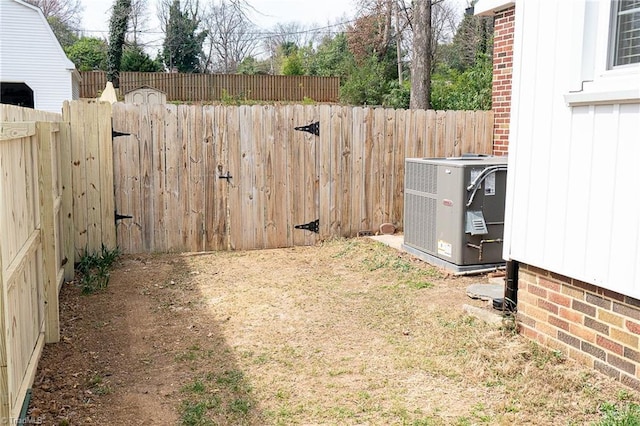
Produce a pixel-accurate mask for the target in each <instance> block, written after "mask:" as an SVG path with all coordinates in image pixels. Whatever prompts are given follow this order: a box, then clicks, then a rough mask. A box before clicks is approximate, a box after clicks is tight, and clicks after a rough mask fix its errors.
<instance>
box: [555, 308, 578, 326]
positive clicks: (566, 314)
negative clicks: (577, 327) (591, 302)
mask: <svg viewBox="0 0 640 426" xmlns="http://www.w3.org/2000/svg"><path fill="white" fill-rule="evenodd" d="M558 314H559V315H560V318H564V319H566V320H568V321H570V322H572V323H575V324H582V321H583V319H584V315H582V314H581V313H579V312H576V311H574V310H573V309H565V308H560V311H559V312H558Z"/></svg>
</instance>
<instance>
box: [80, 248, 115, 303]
mask: <svg viewBox="0 0 640 426" xmlns="http://www.w3.org/2000/svg"><path fill="white" fill-rule="evenodd" d="M119 255H120V251H119V250H118V249H117V248H116V249H114V250H109V249H107V248H106V247H105V246H104V244H103V245H102V250H101V252H100V253H93V254H92V253H88V252H85V254H84V256H82V257H81V258H80V262H78V264H77V267H76V269H77V270H78V272H79V273H80V285H81V286H82V292H83V293H84V294H91V293H94V292H96V291H99V290H104V289H105V288H107V285H108V284H109V278H110V275H111V274H110V272H109V270H110V269H111V265H112V264H113V262H115V261H116V259H117V258H118V256H119Z"/></svg>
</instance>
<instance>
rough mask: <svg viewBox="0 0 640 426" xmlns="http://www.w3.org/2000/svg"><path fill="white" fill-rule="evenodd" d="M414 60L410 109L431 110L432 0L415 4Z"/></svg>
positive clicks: (415, 0) (412, 61)
mask: <svg viewBox="0 0 640 426" xmlns="http://www.w3.org/2000/svg"><path fill="white" fill-rule="evenodd" d="M412 18H413V19H412V21H413V58H412V60H411V98H410V101H409V108H411V109H429V106H430V102H429V96H430V94H431V54H432V53H431V42H432V40H431V0H414V2H413V14H412Z"/></svg>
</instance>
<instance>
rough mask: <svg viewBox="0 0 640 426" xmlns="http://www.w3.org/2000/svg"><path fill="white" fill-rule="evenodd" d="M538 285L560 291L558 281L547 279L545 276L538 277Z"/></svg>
mask: <svg viewBox="0 0 640 426" xmlns="http://www.w3.org/2000/svg"><path fill="white" fill-rule="evenodd" d="M540 286H542V287H545V288H549V289H551V290H553V291H558V292H559V291H560V283H558V282H555V281H551V280H548V279H546V278H540Z"/></svg>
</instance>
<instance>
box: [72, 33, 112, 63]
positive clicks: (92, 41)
mask: <svg viewBox="0 0 640 426" xmlns="http://www.w3.org/2000/svg"><path fill="white" fill-rule="evenodd" d="M107 48H108V46H107V43H106V42H105V41H104V40H101V39H99V38H95V37H81V38H80V39H79V40H78V41H76V42H75V43H74V44H73V45H71V46H69V47H68V48H67V49H65V53H66V54H67V56H68V57H69V59H70V60H71V61H73V63H74V64H75V65H76V68H78V70H80V71H92V70H105V69H106V67H107Z"/></svg>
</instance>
